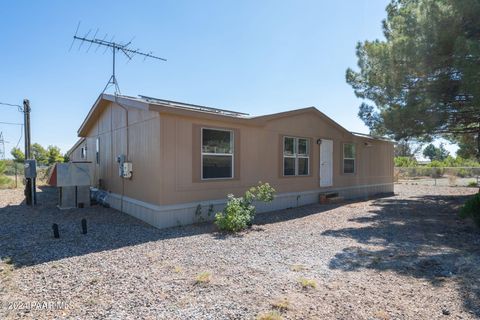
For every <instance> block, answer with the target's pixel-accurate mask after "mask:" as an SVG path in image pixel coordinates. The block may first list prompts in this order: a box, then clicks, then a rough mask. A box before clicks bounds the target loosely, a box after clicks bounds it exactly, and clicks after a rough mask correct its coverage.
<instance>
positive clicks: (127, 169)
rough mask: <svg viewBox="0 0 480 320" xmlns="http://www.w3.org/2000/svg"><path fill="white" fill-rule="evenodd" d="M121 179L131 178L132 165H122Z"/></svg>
mask: <svg viewBox="0 0 480 320" xmlns="http://www.w3.org/2000/svg"><path fill="white" fill-rule="evenodd" d="M122 177H123V178H125V179H130V178H131V177H132V163H131V162H124V163H122Z"/></svg>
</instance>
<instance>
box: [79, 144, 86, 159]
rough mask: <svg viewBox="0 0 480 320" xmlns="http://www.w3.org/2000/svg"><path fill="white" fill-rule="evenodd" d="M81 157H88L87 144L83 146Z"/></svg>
mask: <svg viewBox="0 0 480 320" xmlns="http://www.w3.org/2000/svg"><path fill="white" fill-rule="evenodd" d="M80 158H81V159H86V158H87V146H85V147H82V149H81V150H80Z"/></svg>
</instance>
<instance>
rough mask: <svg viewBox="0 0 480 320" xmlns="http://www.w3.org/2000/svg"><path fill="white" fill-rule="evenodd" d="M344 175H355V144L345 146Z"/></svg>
mask: <svg viewBox="0 0 480 320" xmlns="http://www.w3.org/2000/svg"><path fill="white" fill-rule="evenodd" d="M343 173H355V144H353V143H345V144H344V145H343Z"/></svg>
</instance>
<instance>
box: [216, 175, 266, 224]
mask: <svg viewBox="0 0 480 320" xmlns="http://www.w3.org/2000/svg"><path fill="white" fill-rule="evenodd" d="M274 194H275V189H274V188H272V187H271V186H270V184H268V183H264V184H262V183H261V182H259V184H258V185H257V186H255V187H251V188H250V189H248V190H247V191H246V192H245V195H244V196H243V197H239V198H235V197H234V195H233V194H229V195H228V201H227V204H226V206H225V208H224V209H223V211H222V212H218V213H217V214H216V215H215V224H216V225H217V227H218V228H219V229H220V230H224V231H230V232H238V231H241V230H244V229H246V228H247V227H248V226H251V225H252V223H253V219H254V218H255V211H256V210H255V206H254V205H253V202H254V201H263V202H271V201H272V200H273V196H274Z"/></svg>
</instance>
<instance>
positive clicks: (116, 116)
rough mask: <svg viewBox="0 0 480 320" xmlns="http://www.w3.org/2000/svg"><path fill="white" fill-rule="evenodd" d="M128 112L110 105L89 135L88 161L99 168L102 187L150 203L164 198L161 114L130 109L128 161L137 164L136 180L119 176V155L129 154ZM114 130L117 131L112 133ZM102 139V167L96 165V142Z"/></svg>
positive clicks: (98, 173) (134, 166)
mask: <svg viewBox="0 0 480 320" xmlns="http://www.w3.org/2000/svg"><path fill="white" fill-rule="evenodd" d="M126 118H127V117H126V111H125V109H124V108H122V107H120V106H118V105H115V104H113V103H110V104H109V105H108V106H106V107H105V108H104V110H103V112H102V113H101V114H100V115H99V117H98V119H97V121H96V123H95V124H94V125H93V126H92V127H91V128H90V130H89V132H88V133H87V139H86V141H87V144H88V148H89V151H88V159H89V161H92V163H94V166H95V178H94V181H97V182H98V181H99V179H101V180H102V188H103V189H105V190H107V191H110V192H113V193H117V194H122V193H123V194H124V195H125V196H128V197H131V198H134V199H138V200H141V201H145V202H150V203H159V198H160V194H161V191H160V173H159V168H160V137H159V135H160V121H159V114H158V113H157V112H151V111H141V110H140V111H137V110H132V109H129V112H128V123H129V125H128V136H129V143H128V145H129V152H128V159H127V160H128V161H130V162H132V164H133V177H132V179H122V178H120V177H119V176H118V163H117V156H118V155H120V154H125V155H126V153H127V127H126ZM111 128H113V130H111ZM97 137H100V164H99V165H96V164H95V162H96V159H95V149H96V139H97Z"/></svg>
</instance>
